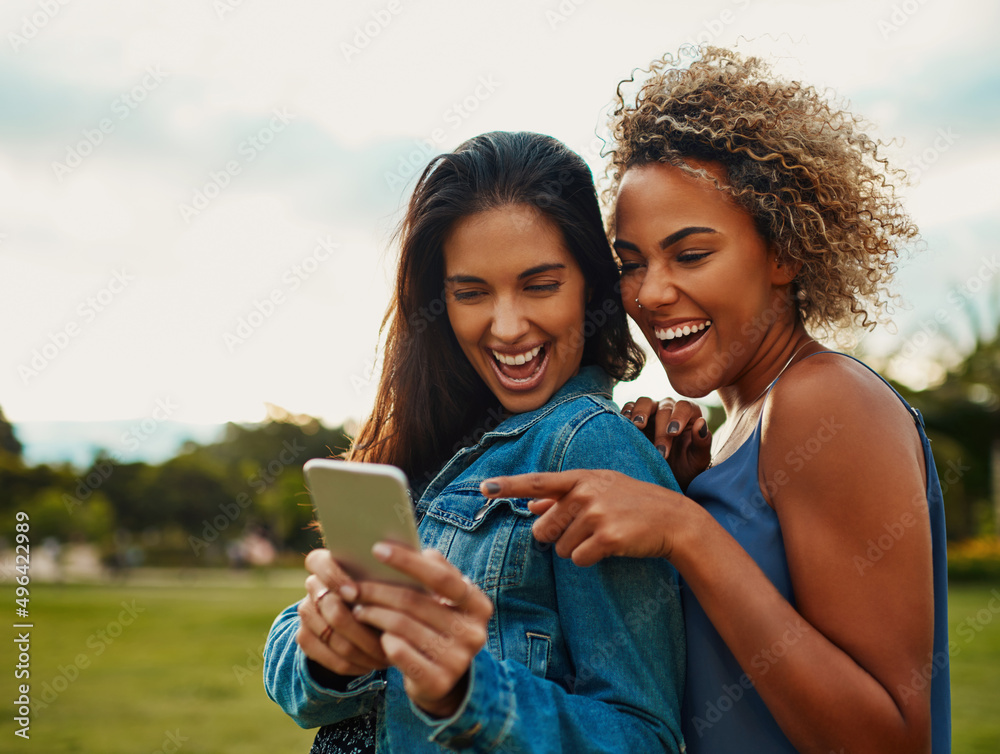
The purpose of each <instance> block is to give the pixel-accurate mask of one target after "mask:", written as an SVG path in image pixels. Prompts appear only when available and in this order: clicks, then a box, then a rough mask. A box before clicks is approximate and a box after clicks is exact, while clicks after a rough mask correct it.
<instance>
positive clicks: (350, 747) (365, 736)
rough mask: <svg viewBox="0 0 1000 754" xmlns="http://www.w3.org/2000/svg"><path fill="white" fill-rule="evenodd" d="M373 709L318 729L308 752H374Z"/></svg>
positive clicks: (335, 753)
mask: <svg viewBox="0 0 1000 754" xmlns="http://www.w3.org/2000/svg"><path fill="white" fill-rule="evenodd" d="M375 718H376V714H375V710H372V711H371V712H369V713H367V714H365V715H358V716H357V717H352V718H351V719H350V720H345V721H344V722H342V723H337V724H336V725H327V726H324V727H322V728H320V729H319V733H317V734H316V740H315V741H313V745H312V748H311V749H310V750H309V754H375Z"/></svg>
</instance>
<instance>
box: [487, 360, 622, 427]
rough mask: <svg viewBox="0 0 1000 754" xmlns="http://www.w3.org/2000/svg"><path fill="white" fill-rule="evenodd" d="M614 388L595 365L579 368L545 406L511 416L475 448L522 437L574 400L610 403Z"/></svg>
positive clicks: (605, 375) (612, 381) (611, 379)
mask: <svg viewBox="0 0 1000 754" xmlns="http://www.w3.org/2000/svg"><path fill="white" fill-rule="evenodd" d="M614 386H615V380H614V379H613V378H612V377H611V375H609V374H608V373H607V372H605V371H604V370H603V369H602V368H601V367H599V366H596V365H590V366H585V367H580V371H578V372H577V373H576V374H575V375H573V376H572V377H570V378H569V379H568V380H567V381H566V384H564V385H563V386H562V387H561V388H559V389H558V390H557V391H556V392H555V394H554V395H553V396H552V397H551V398H549V400H548V401H547V402H546V403H545V405H543V406H541V407H539V408H536V409H535V410H534V411H526V412H525V413H523V414H514V415H513V416H510V417H508V418H506V419H504V420H503V421H502V422H500V424H499V425H498V426H497V427H496V429H493V430H490V431H489V432H487V433H486V434H484V435H483V437H482V439H481V440H480V441H479V442H478V443H477V445H482V444H484V443H486V442H488V441H489V440H490V439H491V438H496V437H513V436H515V435H519V434H522V433H523V432H526V431H527V430H528V429H530V428H531V427H532V426H534V425H535V424H536V423H538V422H539V421H541V420H542V419H543V418H545V417H546V416H548V415H549V414H550V413H552V411H554V410H555V409H556V408H557V407H558V406H560V405H562V404H563V403H566V402H567V401H571V400H573V399H574V398H579V397H581V396H584V395H595V394H596V395H600V396H602V397H604V398H607V399H608V400H611V390H612V388H613V387H614Z"/></svg>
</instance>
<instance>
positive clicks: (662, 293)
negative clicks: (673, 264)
mask: <svg viewBox="0 0 1000 754" xmlns="http://www.w3.org/2000/svg"><path fill="white" fill-rule="evenodd" d="M679 297H680V294H679V291H678V290H677V286H676V284H675V281H674V277H673V275H672V274H671V271H670V267H669V265H667V264H665V263H659V262H653V263H650V264H649V267H648V268H647V269H646V274H645V275H643V278H642V284H641V285H640V286H639V293H638V295H637V296H636V301H638V302H639V304H640V306H642V308H643V309H658V308H659V307H661V306H667V305H668V304H673V303H676V301H677V299H678V298H679Z"/></svg>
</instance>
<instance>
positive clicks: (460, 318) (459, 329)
mask: <svg viewBox="0 0 1000 754" xmlns="http://www.w3.org/2000/svg"><path fill="white" fill-rule="evenodd" d="M447 313H448V323H449V324H450V325H451V331H452V332H453V333H455V338H456V339H457V340H458V344H459V345H460V346H461V347H462V349H463V350H466V349H468V348H469V347H470V346H474V345H475V343H476V342H477V341H478V339H479V338H478V336H477V323H476V317H475V316H474V314H473V312H470V311H469V310H468V309H467V308H466V307H461V306H458V305H456V304H448V305H447Z"/></svg>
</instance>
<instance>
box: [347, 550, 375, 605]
mask: <svg viewBox="0 0 1000 754" xmlns="http://www.w3.org/2000/svg"><path fill="white" fill-rule="evenodd" d="M376 547H377V545H376ZM340 596H341V597H343V598H344V599H345V600H347V601H348V602H354V600H356V599H357V598H358V588H357V587H356V586H354V585H353V584H344V585H343V586H342V587H340Z"/></svg>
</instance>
